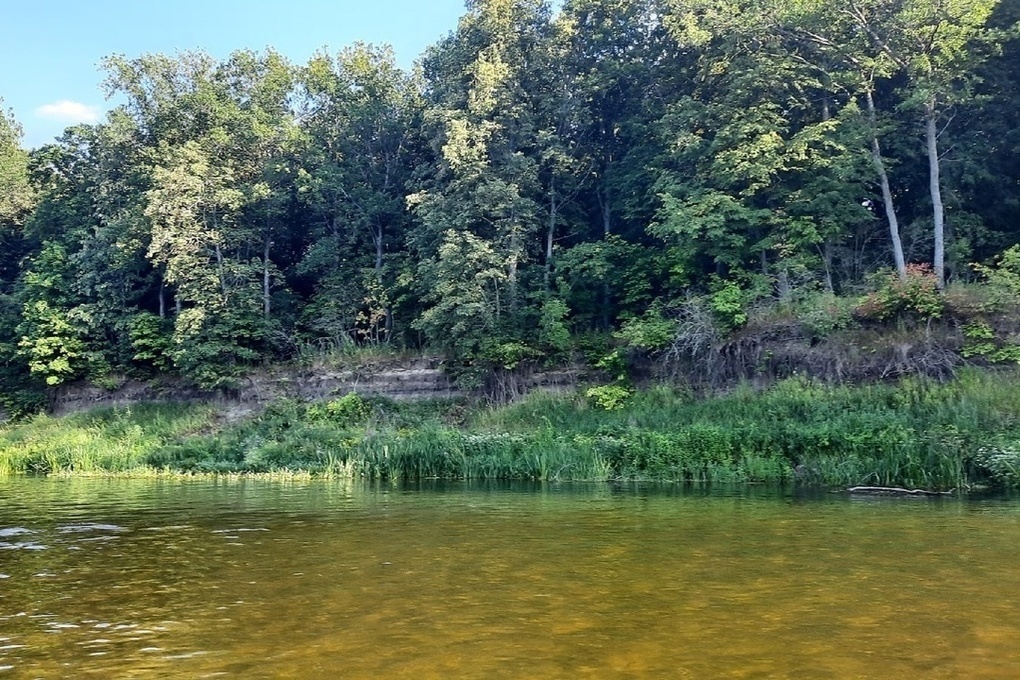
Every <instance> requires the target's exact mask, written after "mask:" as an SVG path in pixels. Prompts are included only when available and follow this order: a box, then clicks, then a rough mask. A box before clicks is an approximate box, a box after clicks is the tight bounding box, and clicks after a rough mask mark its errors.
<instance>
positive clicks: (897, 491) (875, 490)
mask: <svg viewBox="0 0 1020 680" xmlns="http://www.w3.org/2000/svg"><path fill="white" fill-rule="evenodd" d="M847 493H868V494H889V495H891V496H951V495H952V494H953V492H952V491H927V490H925V489H901V488H899V487H896V486H852V487H850V488H849V489H847Z"/></svg>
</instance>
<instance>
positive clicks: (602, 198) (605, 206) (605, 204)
mask: <svg viewBox="0 0 1020 680" xmlns="http://www.w3.org/2000/svg"><path fill="white" fill-rule="evenodd" d="M598 197H599V205H600V206H601V208H602V236H603V238H605V239H606V240H607V241H608V240H609V234H611V233H612V230H613V229H612V227H613V221H612V218H613V212H612V209H611V207H610V204H609V189H608V188H604V189H603V190H602V191H601V192H599V193H598ZM610 299H611V294H610V290H609V281H605V282H604V283H603V284H602V329H603V330H608V329H609V303H610Z"/></svg>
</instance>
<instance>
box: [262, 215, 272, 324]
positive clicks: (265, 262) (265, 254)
mask: <svg viewBox="0 0 1020 680" xmlns="http://www.w3.org/2000/svg"><path fill="white" fill-rule="evenodd" d="M269 236H270V233H269V229H266V237H265V240H264V241H263V242H262V315H263V316H264V317H265V318H267V319H268V318H269V313H270V311H272V310H271V308H270V301H269V246H270V245H272V243H273V242H272V241H271V240H270V238H269Z"/></svg>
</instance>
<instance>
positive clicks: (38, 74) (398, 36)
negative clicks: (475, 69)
mask: <svg viewBox="0 0 1020 680" xmlns="http://www.w3.org/2000/svg"><path fill="white" fill-rule="evenodd" d="M463 13H464V0H284V1H282V2H281V1H279V0H278V1H276V2H270V1H269V0H50V1H49V2H45V1H42V0H0V25H2V26H3V39H2V40H0V98H2V99H3V105H2V106H3V108H4V109H12V110H13V112H14V117H15V119H16V120H17V121H18V122H19V123H20V124H21V126H22V127H23V128H24V131H25V136H24V139H23V140H22V144H23V146H25V147H29V148H31V147H36V146H40V145H42V144H45V143H47V142H50V141H52V140H53V138H54V137H56V136H58V135H59V134H60V133H61V132H62V131H63V130H64V128H65V127H67V126H68V125H74V124H76V123H93V122H96V121H99V120H102V119H103V117H104V115H105V112H106V111H107V110H108V109H109V108H110V107H111V106H112V104H111V103H110V102H108V101H106V99H105V97H104V94H103V88H102V82H103V77H104V76H103V73H102V72H101V71H100V69H99V62H100V61H101V60H102V59H103V57H105V56H108V55H111V54H123V55H125V56H127V57H129V58H130V57H137V56H139V55H142V54H145V53H164V54H174V53H175V52H177V51H181V50H196V49H201V50H204V51H206V52H208V53H210V54H211V55H213V56H214V57H217V58H221V59H223V58H226V57H227V56H228V55H229V54H230V53H231V52H232V51H234V50H238V49H256V50H260V49H264V48H266V47H273V48H274V49H276V50H277V51H278V52H280V53H281V54H283V55H285V56H286V57H287V58H289V59H290V60H291V61H292V62H295V63H304V62H306V61H307V60H308V58H309V57H310V56H311V55H312V54H313V53H314V52H315V51H317V50H318V49H320V48H322V47H327V48H328V49H329V50H330V51H331V52H336V51H339V50H340V49H341V48H342V47H344V46H346V45H350V44H351V43H354V42H356V41H362V42H368V43H375V44H383V43H388V44H390V45H392V46H393V48H394V52H395V53H396V57H397V61H398V63H399V64H400V65H401V66H403V67H405V68H406V67H409V66H411V64H412V63H413V62H414V60H415V59H416V58H417V57H418V56H420V55H421V53H422V52H423V51H424V50H425V48H426V47H428V46H429V45H432V44H433V43H435V42H437V41H438V40H439V39H440V38H442V37H443V36H445V35H446V34H447V33H449V32H450V31H452V30H453V29H455V28H456V26H457V19H458V18H459V17H460V16H461V14H463Z"/></svg>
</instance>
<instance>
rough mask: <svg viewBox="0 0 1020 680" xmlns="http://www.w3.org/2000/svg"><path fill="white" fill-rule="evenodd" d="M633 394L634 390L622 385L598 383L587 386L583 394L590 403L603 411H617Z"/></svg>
mask: <svg viewBox="0 0 1020 680" xmlns="http://www.w3.org/2000/svg"><path fill="white" fill-rule="evenodd" d="M633 395H634V390H632V389H630V388H629V387H624V386H622V385H599V386H598V387H589V388H588V389H587V390H586V391H585V393H584V396H585V397H587V398H588V401H589V402H591V404H592V405H594V406H597V407H598V408H601V409H602V410H604V411H618V410H620V409H622V408H623V407H624V406H626V405H627V402H628V401H629V400H630V398H631V397H632V396H633Z"/></svg>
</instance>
